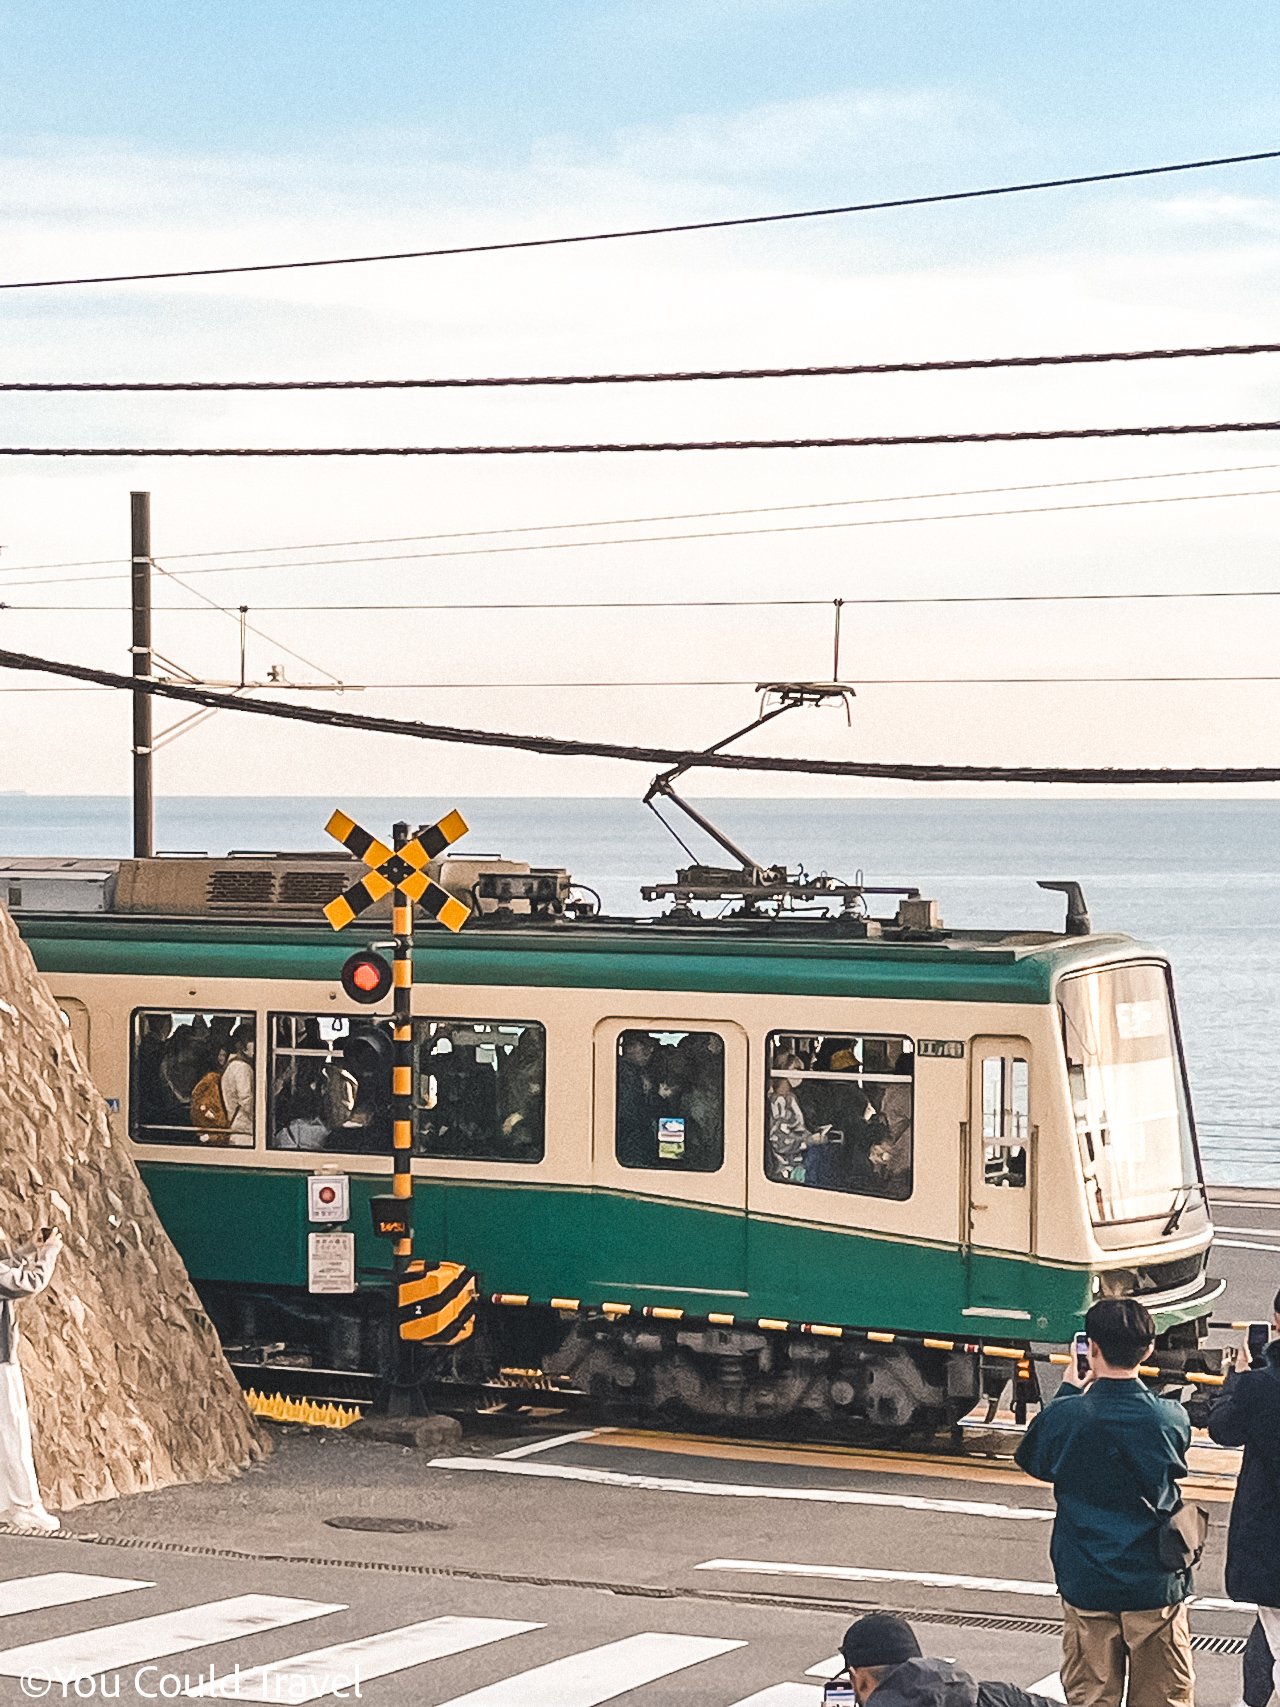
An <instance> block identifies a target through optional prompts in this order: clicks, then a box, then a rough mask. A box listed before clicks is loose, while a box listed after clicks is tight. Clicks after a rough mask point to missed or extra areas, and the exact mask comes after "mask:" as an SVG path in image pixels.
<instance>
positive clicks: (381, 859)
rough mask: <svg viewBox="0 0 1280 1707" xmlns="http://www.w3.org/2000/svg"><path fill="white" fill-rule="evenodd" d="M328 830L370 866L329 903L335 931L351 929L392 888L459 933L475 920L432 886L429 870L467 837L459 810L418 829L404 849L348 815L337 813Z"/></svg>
mask: <svg viewBox="0 0 1280 1707" xmlns="http://www.w3.org/2000/svg"><path fill="white" fill-rule="evenodd" d="M325 829H326V830H327V831H328V832H329V834H330V835H331V836H333V837H334V838H335V839H336V840H337V841H340V842H341V843H342V845H343V847H344V848H349V849H350V850H351V852H352V853H353V854H354V855H355V856H356V858H357V859H362V860H363V861H364V863H365V864H366V865H367V866H368V867H369V871H368V873H367V874H366V875H365V876H364V877H362V878H361V879H360V881H359V882H358V883H353V884H352V885H351V887H350V889H348V890H347V891H346V893H345V894H343V895H339V896H338V897H337V899H336V900H334V901H330V903H329V905H328V906H327V907H326V908H325V910H324V916H325V918H326V919H328V921H329V923H330V924H331V925H332V926H333V928H334V930H335V931H340V930H342V929H343V927H344V926H346V925H349V924H350V923H351V921H352V919H354V918H357V917H358V916H359V915H360V914H361V913H363V912H364V911H365V910H366V908H369V907H372V906H374V905H375V904H376V903H377V902H378V901H381V900H382V898H383V896H384V895H389V894H390V893H391V891H392V890H393V889H399V890H401V891H402V893H403V894H405V895H407V896H408V898H409V900H411V901H416V902H417V903H418V905H419V906H420V907H421V908H422V909H423V911H424V912H427V913H430V915H431V916H432V918H433V919H438V920H439V921H440V923H441V924H442V925H445V926H447V927H448V929H449V930H451V931H460V930H461V929H462V927H463V925H465V924H466V922H467V920H468V919H469V918H470V917H471V909H470V908H469V907H467V906H466V905H464V903H463V902H461V901H459V900H458V899H457V898H456V897H455V896H453V895H450V894H449V892H448V890H447V889H442V888H441V887H440V885H439V884H438V883H433V882H432V880H431V879H430V878H429V877H428V876H427V873H426V870H425V867H426V866H427V865H429V864H430V862H431V861H432V860H433V859H434V858H435V857H436V855H437V854H439V853H443V851H444V850H445V848H447V847H448V846H449V844H450V842H456V841H457V840H458V837H459V836H465V835H466V833H467V821H466V819H465V818H464V817H463V816H462V814H461V812H450V813H449V815H448V816H447V817H445V818H442V819H441V820H440V822H439V823H438V824H433V825H432V826H431V828H430V829H429V830H420V831H419V832H418V834H417V835H416V836H415V837H414V838H413V840H412V841H411V842H406V844H405V845H404V847H402V848H389V847H388V846H387V844H386V843H385V842H380V841H379V840H378V839H377V837H376V836H371V835H370V834H369V832H368V831H367V830H365V829H362V828H361V826H360V825H359V824H357V823H356V821H355V819H354V818H348V816H347V814H346V813H345V812H335V813H334V815H333V817H332V818H330V820H329V822H328V823H327V824H326V825H325Z"/></svg>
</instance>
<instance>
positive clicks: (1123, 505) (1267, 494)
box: [0, 486, 1280, 610]
mask: <svg viewBox="0 0 1280 1707" xmlns="http://www.w3.org/2000/svg"><path fill="white" fill-rule="evenodd" d="M1277 495H1280V487H1276V486H1264V487H1259V488H1256V489H1255V490H1253V491H1248V492H1183V493H1176V494H1173V495H1171V496H1169V497H1160V498H1112V499H1107V500H1103V501H1101V502H1099V503H1093V504H1037V505H1033V506H1031V507H1030V508H1024V509H1013V510H1009V509H1004V510H956V511H953V512H949V513H947V514H945V515H940V516H878V517H875V518H874V519H872V520H869V521H839V522H801V523H797V524H796V525H795V526H790V527H772V528H724V529H717V530H704V531H702V532H700V533H659V534H640V535H635V534H629V535H626V536H625V537H624V538H622V539H571V540H555V541H551V542H549V543H538V544H531V545H479V546H467V547H463V548H459V549H455V550H452V551H406V552H397V553H394V554H391V555H385V556H381V557H322V558H313V559H305V558H304V559H303V560H302V561H300V562H294V563H223V564H218V565H216V566H214V567H211V568H205V569H187V570H184V571H183V573H184V576H185V577H186V578H188V579H190V578H192V577H194V576H196V575H238V574H247V573H250V572H255V573H256V572H257V571H258V570H261V569H271V570H287V569H334V568H346V567H351V566H353V565H354V566H357V567H358V566H360V565H362V564H378V563H420V562H428V561H431V560H434V559H440V558H457V557H500V556H507V555H510V554H512V553H520V552H531V551H585V550H591V549H595V548H597V547H599V548H604V547H606V546H617V545H672V544H687V543H688V542H689V541H691V540H696V539H760V538H764V537H766V536H774V535H778V534H793V533H831V532H836V531H840V530H844V529H849V528H872V527H905V526H907V525H908V524H913V525H915V524H919V523H923V522H967V521H982V520H990V519H991V518H993V517H999V516H1046V515H1062V514H1069V513H1072V512H1077V511H1082V510H1123V509H1139V508H1145V507H1146V506H1148V505H1152V504H1193V503H1206V502H1208V501H1209V500H1210V499H1215V498H1219V499H1220V498H1271V497H1276V496H1277ZM127 579H128V573H127V571H124V570H120V571H117V572H116V573H115V574H108V575H72V576H66V575H53V576H38V577H36V578H35V579H33V580H29V581H6V582H0V590H2V591H4V592H9V591H11V590H12V589H13V588H15V587H47V586H60V587H75V586H85V585H88V584H90V583H97V582H102V581H123V580H127ZM191 590H192V591H193V592H194V591H195V589H194V588H192V589H191ZM211 602H212V601H211ZM659 602H661V601H659ZM727 602H728V603H734V602H736V601H733V600H729V601H727ZM802 602H803V601H802ZM818 602H819V603H823V602H824V601H822V600H819V601H818ZM18 608H20V607H18V606H12V605H8V604H6V603H5V602H4V601H3V600H0V610H6V609H18ZM66 608H68V609H71V608H76V607H70V606H69V607H66ZM106 608H114V607H106ZM257 608H258V609H260V610H261V609H265V608H268V607H265V606H261V605H260V606H258V607H257ZM272 608H279V609H290V610H301V609H307V608H311V609H333V608H337V607H333V606H312V607H307V606H301V605H291V606H280V607H272ZM348 608H355V607H348ZM376 608H379V609H393V608H400V609H406V610H407V609H423V610H425V609H435V608H441V609H443V608H459V609H462V608H474V609H489V608H496V607H489V606H458V607H443V606H441V607H435V606H425V605H423V606H407V605H406V606H400V607H393V606H379V607H376ZM529 608H530V609H552V608H561V609H567V608H571V607H568V606H559V607H555V606H551V605H545V606H544V605H541V604H533V605H530V606H529Z"/></svg>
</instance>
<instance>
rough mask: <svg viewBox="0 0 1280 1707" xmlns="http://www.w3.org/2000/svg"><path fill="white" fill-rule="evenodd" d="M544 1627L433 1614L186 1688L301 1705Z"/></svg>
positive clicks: (190, 1692) (295, 1706)
mask: <svg viewBox="0 0 1280 1707" xmlns="http://www.w3.org/2000/svg"><path fill="white" fill-rule="evenodd" d="M542 1628H543V1626H542V1625H541V1624H523V1623H520V1622H519V1621H518V1620H516V1619H513V1618H447V1617H446V1618H427V1619H424V1620H423V1621H422V1623H420V1624H406V1625H405V1626H404V1628H403V1629H400V1630H384V1631H383V1632H382V1633H381V1635H377V1636H361V1637H359V1638H357V1639H356V1640H355V1641H352V1642H339V1643H337V1644H336V1645H335V1646H333V1647H331V1648H316V1649H314V1650H313V1651H312V1652H311V1653H309V1654H294V1655H293V1657H292V1658H291V1659H287V1660H271V1661H269V1662H267V1663H266V1664H265V1665H262V1666H254V1667H253V1669H252V1670H246V1671H243V1672H237V1671H232V1672H231V1673H230V1675H229V1676H227V1677H220V1678H218V1679H217V1680H216V1681H215V1682H214V1683H213V1684H208V1683H205V1684H202V1685H200V1686H198V1687H196V1688H193V1689H188V1690H187V1692H186V1693H187V1694H188V1695H190V1696H201V1695H203V1696H223V1697H225V1696H231V1697H233V1698H234V1699H235V1700H237V1701H274V1702H284V1703H287V1704H288V1707H301V1704H302V1703H303V1702H307V1701H318V1700H319V1699H320V1698H321V1697H322V1696H325V1695H333V1694H334V1693H335V1692H336V1691H338V1690H342V1691H344V1692H346V1693H344V1697H343V1698H344V1699H347V1698H348V1697H349V1692H350V1690H351V1689H352V1688H353V1686H354V1685H357V1684H358V1685H359V1686H360V1688H361V1689H363V1687H364V1685H365V1684H366V1683H368V1682H369V1681H370V1680H371V1679H373V1678H375V1677H386V1676H387V1675H388V1674H389V1673H391V1672H394V1671H407V1670H408V1668H409V1667H410V1666H419V1665H425V1664H426V1662H427V1661H428V1660H440V1659H445V1658H446V1657H447V1656H448V1655H450V1654H462V1653H465V1652H466V1651H467V1650H468V1649H469V1648H481V1647H484V1646H486V1645H487V1644H488V1643H490V1642H500V1641H502V1639H503V1638H504V1637H506V1636H520V1635H523V1634H524V1632H525V1631H526V1630H541V1629H542Z"/></svg>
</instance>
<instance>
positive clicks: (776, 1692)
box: [733, 1683, 822, 1707]
mask: <svg viewBox="0 0 1280 1707" xmlns="http://www.w3.org/2000/svg"><path fill="white" fill-rule="evenodd" d="M733 1707H822V1691H821V1689H817V1688H815V1687H814V1685H813V1684H812V1683H774V1684H771V1685H770V1686H769V1688H768V1689H758V1690H757V1691H756V1693H755V1694H754V1695H744V1696H743V1698H742V1700H741V1701H735V1702H734V1703H733Z"/></svg>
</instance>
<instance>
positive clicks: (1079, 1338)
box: [1071, 1334, 1089, 1381]
mask: <svg viewBox="0 0 1280 1707" xmlns="http://www.w3.org/2000/svg"><path fill="white" fill-rule="evenodd" d="M1071 1351H1072V1354H1073V1355H1074V1357H1075V1360H1076V1374H1077V1375H1078V1376H1079V1377H1080V1379H1081V1380H1082V1381H1083V1380H1084V1378H1085V1376H1086V1375H1087V1374H1088V1373H1089V1336H1088V1334H1077V1335H1076V1337H1075V1338H1074V1339H1073V1340H1072V1342H1071Z"/></svg>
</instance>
